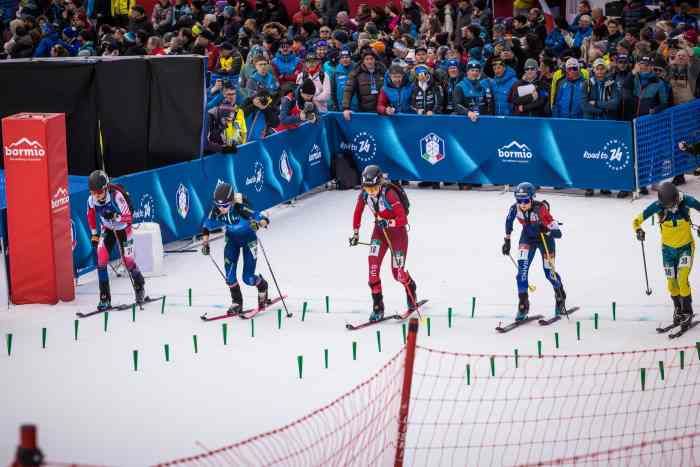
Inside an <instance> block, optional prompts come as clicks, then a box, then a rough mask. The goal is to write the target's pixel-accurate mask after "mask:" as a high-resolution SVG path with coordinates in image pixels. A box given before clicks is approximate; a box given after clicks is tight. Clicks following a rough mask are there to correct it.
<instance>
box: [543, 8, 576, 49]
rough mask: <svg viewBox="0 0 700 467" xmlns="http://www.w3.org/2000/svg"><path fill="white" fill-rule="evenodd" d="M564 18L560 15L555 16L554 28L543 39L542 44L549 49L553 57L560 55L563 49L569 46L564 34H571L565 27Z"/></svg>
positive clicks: (566, 25)
mask: <svg viewBox="0 0 700 467" xmlns="http://www.w3.org/2000/svg"><path fill="white" fill-rule="evenodd" d="M567 27H568V24H566V20H565V19H564V18H562V17H559V18H556V19H555V20H554V29H552V32H550V33H549V34H547V38H546V39H545V40H544V46H545V48H546V49H547V50H549V51H550V52H551V53H552V55H554V56H555V57H561V55H562V54H563V53H564V51H565V50H567V49H568V48H569V45H568V44H567V43H566V36H571V33H569V32H568V31H567V30H566V28H567Z"/></svg>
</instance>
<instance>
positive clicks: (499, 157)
mask: <svg viewBox="0 0 700 467" xmlns="http://www.w3.org/2000/svg"><path fill="white" fill-rule="evenodd" d="M327 124H328V125H329V126H334V127H335V128H332V129H330V128H329V130H328V131H329V134H333V135H337V138H335V140H334V141H333V142H334V143H335V144H336V145H335V146H334V147H332V148H331V150H332V151H333V152H334V153H335V152H337V151H348V150H349V151H351V152H352V154H353V155H354V157H355V160H356V162H357V163H358V166H359V167H361V168H362V167H364V166H366V165H369V164H379V165H380V166H381V167H382V169H383V170H384V171H385V172H387V173H388V174H389V176H390V177H391V178H392V179H404V180H426V181H445V182H463V183H482V184H489V185H505V184H510V185H512V184H516V183H519V182H521V181H524V180H527V181H530V182H532V183H534V184H535V185H542V186H554V187H569V188H599V189H610V190H631V189H633V188H634V156H633V144H632V128H631V125H630V124H629V123H628V122H616V121H600V120H569V119H554V118H518V117H489V116H484V117H480V118H479V120H478V122H476V123H472V122H471V121H470V120H468V119H467V118H466V117H459V116H451V115H436V116H432V117H424V116H417V115H398V116H392V117H385V116H378V115H376V114H369V113H366V114H365V113H354V114H353V115H352V119H351V120H350V121H349V122H346V121H345V120H344V119H343V117H342V114H339V113H332V114H329V115H328V117H327Z"/></svg>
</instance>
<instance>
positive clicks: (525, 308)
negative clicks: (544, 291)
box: [515, 292, 530, 321]
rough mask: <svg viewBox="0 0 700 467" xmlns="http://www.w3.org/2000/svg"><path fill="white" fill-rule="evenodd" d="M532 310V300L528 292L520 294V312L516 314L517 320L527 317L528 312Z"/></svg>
mask: <svg viewBox="0 0 700 467" xmlns="http://www.w3.org/2000/svg"><path fill="white" fill-rule="evenodd" d="M529 311H530V300H529V299H528V296H527V292H523V293H519V294H518V314H517V315H515V321H522V320H524V319H525V318H527V313H528V312H529Z"/></svg>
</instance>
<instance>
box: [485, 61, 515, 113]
mask: <svg viewBox="0 0 700 467" xmlns="http://www.w3.org/2000/svg"><path fill="white" fill-rule="evenodd" d="M491 66H492V67H493V75H494V76H493V78H491V79H489V80H487V82H488V87H489V88H490V89H491V95H492V96H493V114H494V115H510V114H511V113H513V109H512V104H511V102H510V100H509V98H510V90H511V88H512V87H513V85H514V84H515V82H516V81H518V78H517V76H515V71H514V70H513V69H512V68H511V67H508V66H506V65H505V63H504V62H503V60H502V59H500V58H497V59H496V60H493V61H492V62H491Z"/></svg>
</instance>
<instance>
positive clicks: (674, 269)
mask: <svg viewBox="0 0 700 467" xmlns="http://www.w3.org/2000/svg"><path fill="white" fill-rule="evenodd" d="M690 208H693V209H695V210H696V211H700V202H698V200H697V199H695V198H693V197H692V196H690V195H687V194H685V193H680V192H679V191H678V189H677V188H676V186H675V185H673V184H672V183H670V182H664V183H662V184H661V185H660V186H659V200H658V201H654V202H653V203H651V204H650V205H649V206H647V208H646V209H645V210H644V211H643V212H642V213H641V214H639V215H638V216H637V217H636V218H635V219H634V222H633V223H632V226H633V228H634V230H635V232H636V233H637V239H638V240H639V241H642V242H643V241H644V239H645V234H644V230H642V222H644V220H645V219H647V218H648V217H651V216H653V215H654V214H658V216H659V226H660V228H661V255H662V258H663V264H664V270H665V272H666V280H667V283H668V291H669V292H670V293H671V299H672V300H673V307H674V313H673V321H674V324H683V323H684V322H686V321H688V322H689V320H690V318H692V315H693V308H692V299H691V291H690V282H689V281H688V277H689V276H690V270H691V268H692V267H693V256H694V254H695V242H694V241H693V231H692V223H691V220H690Z"/></svg>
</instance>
